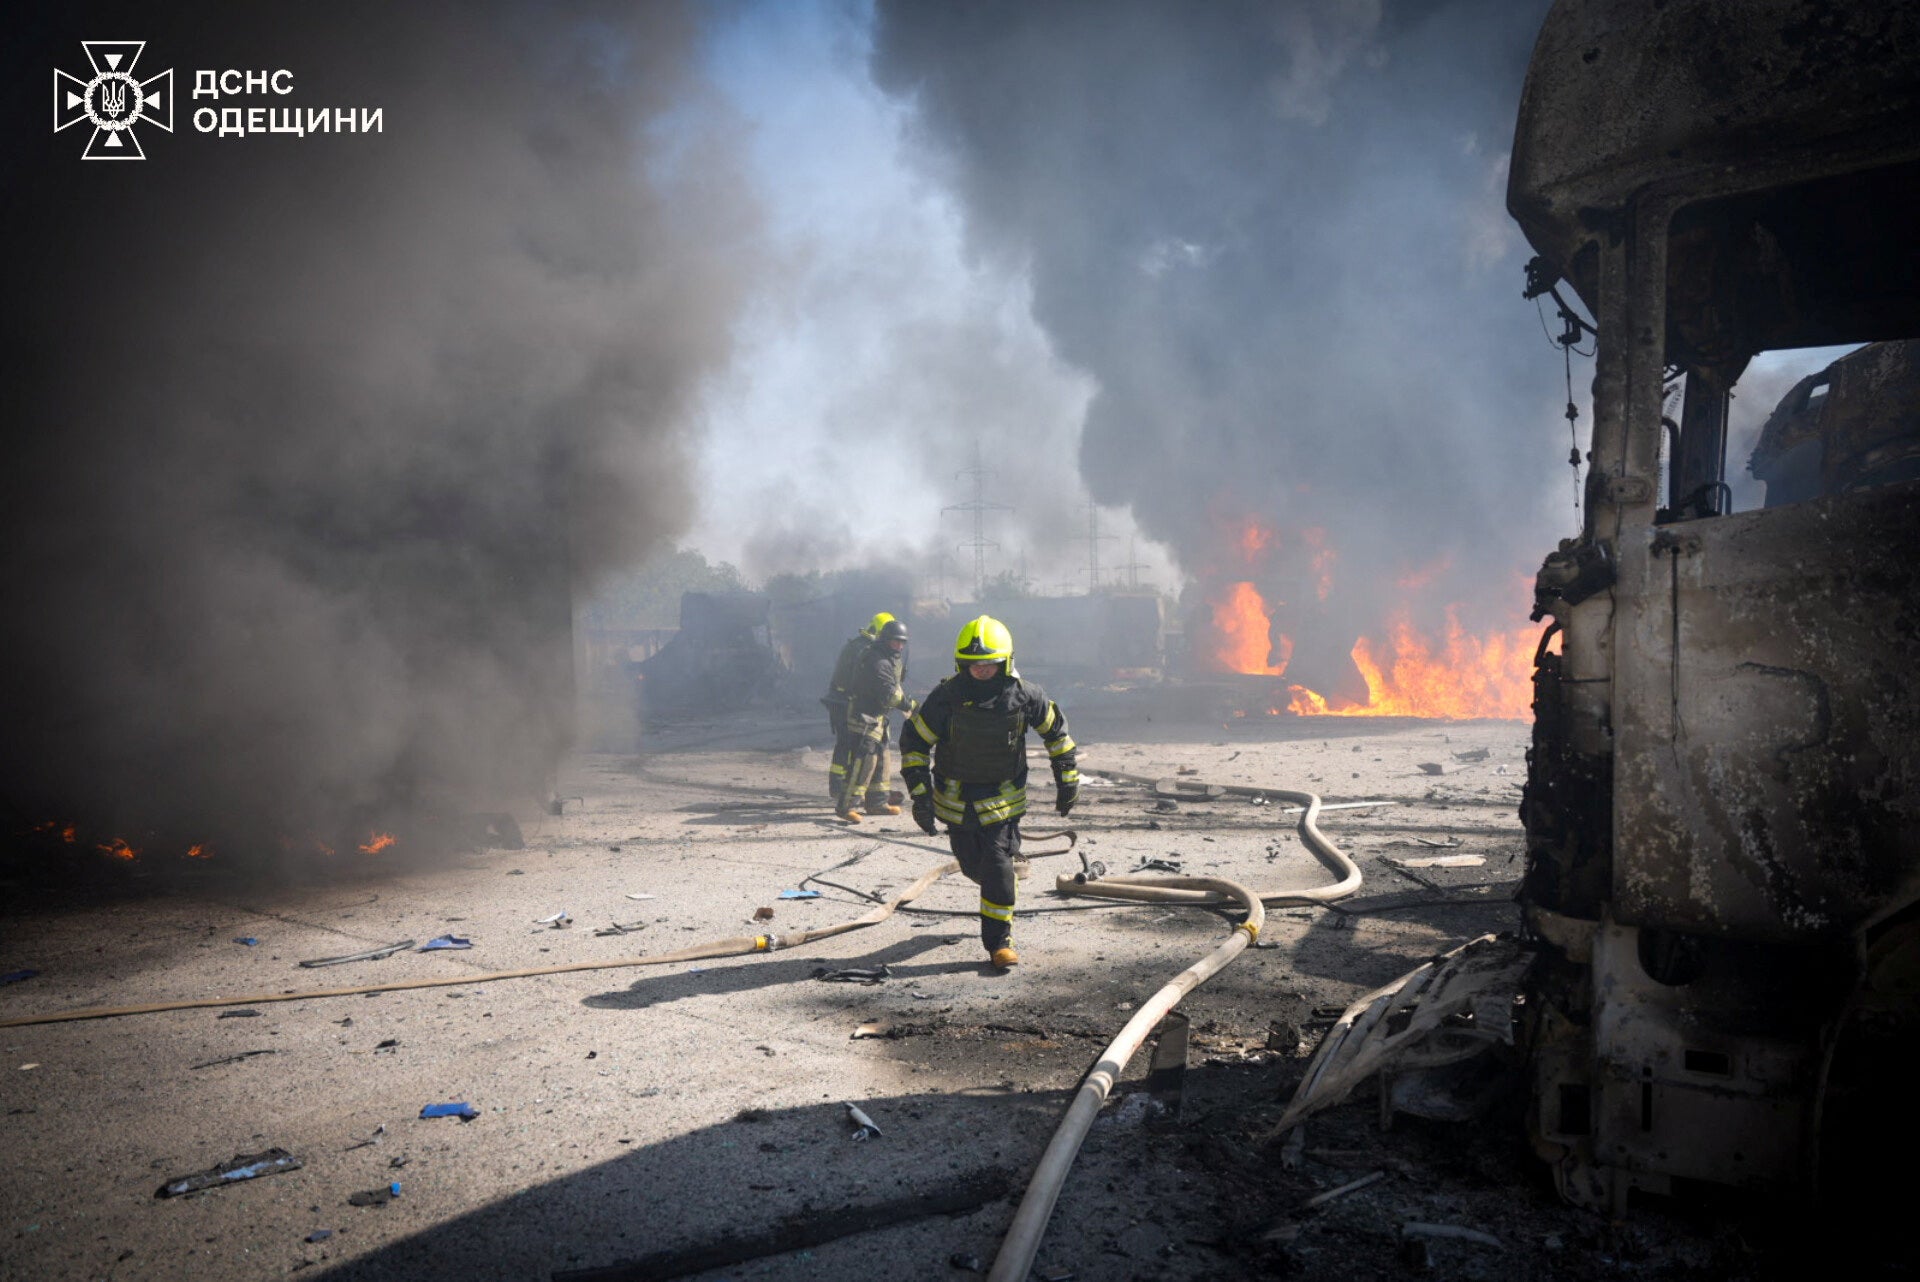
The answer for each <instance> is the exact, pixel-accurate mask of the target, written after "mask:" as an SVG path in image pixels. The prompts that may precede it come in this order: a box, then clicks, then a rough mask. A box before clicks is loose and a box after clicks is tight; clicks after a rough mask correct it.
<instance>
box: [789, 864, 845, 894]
mask: <svg viewBox="0 0 1920 1282" xmlns="http://www.w3.org/2000/svg"><path fill="white" fill-rule="evenodd" d="M827 871H828V872H832V871H833V870H832V869H831V868H829V869H828V870H827ZM780 898H782V899H818V898H820V892H819V891H817V890H783V891H781V892H780Z"/></svg>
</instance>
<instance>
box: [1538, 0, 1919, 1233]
mask: <svg viewBox="0 0 1920 1282" xmlns="http://www.w3.org/2000/svg"><path fill="white" fill-rule="evenodd" d="M1508 208H1509V210H1510V211H1511V213H1512V214H1513V216H1514V218H1515V219H1517V220H1518V222H1519V224H1520V226H1521V228H1522V229H1523V231H1524V232H1525V234H1526V236H1527V238H1528V240H1529V241H1530V242H1531V243H1532V245H1533V247H1534V249H1535V251H1536V252H1537V254H1538V255H1539V257H1538V258H1537V259H1536V264H1535V267H1534V268H1533V269H1532V272H1531V276H1532V280H1531V282H1530V287H1529V288H1530V292H1534V293H1539V294H1542V295H1545V294H1547V293H1550V292H1551V293H1553V294H1554V295H1555V296H1556V297H1558V298H1559V299H1560V300H1561V302H1562V305H1563V307H1564V309H1565V310H1566V312H1567V313H1568V314H1569V315H1572V316H1574V317H1577V319H1575V320H1572V321H1570V322H1569V324H1570V326H1571V327H1572V328H1573V330H1574V331H1575V332H1576V333H1586V334H1590V335H1591V337H1592V340H1593V342H1594V345H1595V350H1594V378H1593V389H1592V440H1591V449H1590V451H1589V452H1588V453H1587V454H1586V457H1585V462H1586V463H1587V468H1588V470H1587V475H1586V484H1585V490H1584V502H1583V505H1582V506H1583V523H1582V529H1581V532H1580V535H1579V537H1577V538H1575V539H1569V540H1567V541H1565V542H1564V543H1563V544H1562V545H1561V547H1560V548H1559V549H1558V550H1557V551H1556V552H1554V553H1553V554H1552V555H1551V556H1549V557H1548V558H1547V560H1546V563H1545V564H1544V565H1543V567H1542V569H1541V571H1540V573H1539V576H1538V579H1537V581H1536V587H1535V596H1536V600H1535V605H1536V618H1539V619H1544V620H1550V623H1549V625H1548V627H1547V629H1546V632H1547V637H1548V640H1547V641H1543V643H1542V646H1541V653H1540V654H1539V656H1538V659H1537V669H1536V676H1535V702H1534V711H1535V726H1534V737H1533V745H1532V749H1531V751H1530V753H1529V769H1528V778H1527V783H1526V791H1525V794H1524V801H1523V805H1522V811H1521V817H1522V819H1523V821H1524V823H1525V826H1526V830H1527V846H1528V852H1527V870H1526V874H1525V879H1524V882H1523V887H1522V892H1521V900H1522V906H1523V911H1524V918H1525V923H1526V930H1527V932H1528V934H1529V936H1530V938H1531V939H1532V940H1533V942H1534V943H1535V945H1536V946H1537V948H1538V950H1539V952H1540V961H1539V964H1538V965H1537V966H1536V968H1535V971H1534V975H1535V979H1534V980H1533V984H1532V988H1531V990H1530V991H1529V993H1528V995H1527V1001H1526V1004H1525V1009H1526V1012H1527V1015H1526V1024H1527V1030H1528V1033H1529V1050H1530V1057H1531V1064H1532V1070H1531V1071H1532V1079H1533V1094H1532V1101H1531V1107H1530V1129H1531V1133H1532V1138H1533V1142H1534V1145H1535V1147H1536V1148H1537V1150H1538V1151H1539V1152H1540V1153H1541V1155H1542V1156H1543V1157H1545V1158H1546V1159H1547V1160H1549V1161H1550V1162H1551V1163H1552V1165H1553V1169H1554V1172H1555V1178H1556V1182H1557V1184H1558V1186H1559V1188H1560V1190H1561V1192H1562V1194H1563V1195H1564V1196H1566V1197H1567V1198H1569V1199H1571V1200H1573V1201H1575V1202H1578V1203H1581V1204H1584V1205H1590V1206H1595V1207H1601V1208H1611V1209H1614V1210H1620V1209H1623V1208H1624V1207H1625V1205H1626V1202H1627V1200H1628V1195H1629V1193H1630V1192H1631V1191H1634V1190H1640V1191H1644V1192H1650V1193H1673V1192H1678V1191H1684V1190H1685V1189H1686V1188H1687V1186H1689V1185H1690V1184H1695V1183H1703V1184H1710V1185H1722V1186H1737V1187H1743V1188H1752V1189H1771V1190H1778V1191H1786V1192H1802V1191H1806V1190H1807V1189H1809V1188H1814V1187H1819V1186H1821V1185H1823V1184H1824V1185H1825V1191H1827V1192H1832V1191H1833V1188H1834V1181H1835V1180H1836V1179H1838V1178H1841V1176H1840V1175H1839V1173H1840V1172H1842V1171H1844V1170H1845V1169H1846V1164H1845V1161H1844V1157H1845V1155H1846V1153H1847V1152H1848V1151H1849V1146H1851V1145H1853V1144H1856V1143H1857V1142H1858V1141H1859V1137H1860V1136H1861V1135H1862V1134H1864V1133H1869V1132H1871V1131H1872V1130H1873V1129H1874V1128H1876V1127H1882V1126H1885V1125H1893V1124H1899V1122H1898V1118H1897V1117H1895V1116H1893V1114H1892V1111H1890V1110H1889V1109H1888V1108H1887V1104H1886V1099H1887V1092H1888V1091H1890V1090H1892V1089H1894V1088H1895V1087H1896V1086H1898V1087H1899V1088H1900V1089H1905V1088H1906V1079H1907V1078H1908V1076H1909V1075H1910V1072H1911V1066H1912V1064H1913V1063H1914V1062H1915V1061H1914V1060H1912V1059H1911V1058H1906V1059H1903V1060H1900V1061H1898V1062H1895V1061H1894V1060H1893V1059H1892V1057H1893V1056H1895V1055H1902V1056H1904V1055H1910V1054H1911V1053H1913V1051H1914V1050H1915V1048H1916V1047H1917V1046H1920V1040H1916V1038H1915V1015H1916V1010H1917V1009H1920V1006H1917V1005H1916V995H1917V994H1920V681H1917V680H1916V666H1920V479H1916V469H1915V468H1914V467H1912V466H1911V463H1912V460H1913V459H1914V458H1915V457H1916V452H1915V451H1914V450H1913V449H1912V445H1913V441H1914V435H1915V431H1916V425H1915V422H1914V413H1915V409H1916V406H1915V403H1914V402H1915V396H1914V383H1913V381H1912V376H1911V370H1912V367H1913V356H1912V353H1913V352H1914V351H1916V350H1920V348H1916V347H1915V346H1913V345H1911V344H1909V343H1907V342H1906V341H1904V340H1912V339H1916V338H1920V6H1916V5H1912V4H1909V3H1904V2H1902V0H1879V2H1875V3H1864V2H1863V3H1852V4H1835V3H1825V2H1823V0H1560V3H1558V4H1556V5H1555V7H1554V8H1553V9H1552V11H1551V12H1550V14H1549V16H1548V18H1547V20H1546V23H1545V25H1544V27H1543V29H1542V31H1541V34H1540V37H1539V40H1538V42H1537V44H1536V47H1535V50H1534V55H1533V59H1532V62H1531V64H1530V67H1529V70H1528V74H1527V81H1526V87H1525V91H1524V94H1523V97H1522V102H1521V109H1520V116H1519V121H1518V125H1517V129H1516V134H1515V139H1514V148H1513V158H1512V165H1511V169H1510V176H1509V188H1508ZM1843 344H1875V345H1876V346H1872V347H1868V348H1865V349H1864V350H1863V351H1862V352H1861V353H1859V354H1857V355H1856V356H1852V357H1848V358H1847V361H1843V362H1841V363H1840V364H1839V365H1836V366H1835V368H1834V370H1833V371H1832V372H1830V373H1829V374H1828V375H1827V376H1826V379H1825V381H1824V382H1820V381H1819V380H1817V379H1812V380H1808V382H1807V383H1806V384H1804V385H1803V387H1801V388H1796V389H1795V394H1800V393H1802V392H1804V395H1802V396H1800V400H1799V401H1798V403H1797V405H1798V408H1795V404H1796V402H1795V396H1794V395H1790V396H1789V397H1788V400H1787V402H1786V403H1785V404H1783V407H1782V410H1781V411H1780V413H1779V414H1776V419H1778V420H1779V421H1780V424H1781V426H1780V428H1779V430H1778V431H1776V432H1775V440H1774V444H1775V445H1777V446H1778V447H1779V448H1778V449H1776V450H1775V451H1774V452H1773V453H1771V454H1765V457H1762V454H1763V453H1764V451H1765V447H1766V446H1767V439H1766V434H1765V433H1763V437H1762V447H1763V448H1762V450H1760V451H1756V452H1755V458H1754V466H1755V468H1756V470H1759V469H1761V468H1766V469H1776V468H1777V470H1778V473H1779V475H1778V478H1777V480H1776V478H1775V477H1774V476H1773V475H1771V474H1770V472H1768V473H1762V475H1763V479H1766V480H1768V482H1769V501H1768V503H1767V504H1766V505H1765V506H1763V507H1759V508H1756V509H1753V510H1748V511H1735V510H1733V503H1732V493H1733V491H1732V489H1731V487H1730V486H1729V485H1728V484H1727V479H1728V478H1727V468H1728V458H1727V455H1728V439H1727V437H1728V407H1729V398H1730V396H1731V395H1732V394H1734V392H1735V389H1736V386H1737V384H1738V383H1739V381H1740V379H1741V376H1742V374H1743V373H1744V372H1745V371H1746V369H1747V367H1748V365H1749V362H1751V361H1752V360H1753V359H1754V358H1755V357H1756V356H1757V355H1759V354H1761V353H1765V352H1772V351H1778V350H1780V349H1795V348H1814V347H1823V346H1830V345H1843ZM1847 362H1852V364H1851V365H1848V364H1847ZM1843 367H1844V368H1843ZM1903 370H1905V371H1908V372H1907V373H1905V374H1903V373H1902V371H1903ZM1816 382H1818V383H1819V385H1818V386H1815V385H1814V384H1815V383H1816ZM1816 397H1817V398H1818V400H1817V402H1816ZM1815 410H1818V411H1819V413H1820V415H1821V416H1824V417H1827V418H1832V419H1833V421H1834V422H1835V423H1841V422H1854V423H1858V424H1862V425H1868V426H1863V427H1862V428H1861V429H1860V430H1861V431H1862V432H1864V433H1865V436H1863V437H1862V438H1861V439H1862V440H1864V441H1866V442H1867V445H1868V446H1870V447H1871V449H1869V450H1868V451H1867V452H1868V453H1871V450H1878V451H1879V453H1878V454H1873V455H1872V458H1873V459H1876V460H1878V462H1874V463H1872V465H1871V466H1868V465H1866V464H1864V463H1861V462H1860V460H1861V459H1862V458H1864V457H1865V455H1864V454H1863V453H1862V451H1861V450H1854V451H1853V452H1852V456H1853V457H1854V459H1855V462H1856V464H1859V466H1855V467H1854V468H1853V470H1852V471H1851V472H1847V471H1846V469H1845V468H1844V467H1842V465H1841V460H1840V459H1839V457H1838V456H1839V455H1843V454H1846V453H1847V452H1848V451H1847V450H1846V449H1842V448H1838V447H1833V446H1832V438H1833V436H1834V431H1831V430H1829V429H1828V428H1825V427H1821V426H1819V425H1818V424H1816V425H1814V426H1809V425H1808V422H1807V419H1808V416H1809V415H1810V414H1812V413H1814V411H1815ZM1781 415H1785V417H1784V418H1782V417H1781ZM1770 430H1771V429H1770ZM1835 430H1837V429H1835ZM1796 433H1797V435H1796ZM1790 437H1791V439H1789V438H1790ZM1849 439H1851V438H1849ZM1809 442H1811V444H1809ZM1796 447H1799V448H1800V452H1799V453H1798V454H1797V455H1792V456H1791V457H1790V455H1791V451H1792V450H1793V449H1794V448H1796ZM1816 454H1817V455H1819V456H1820V457H1819V458H1818V459H1814V461H1812V462H1811V463H1810V462H1809V459H1812V458H1813V457H1814V455H1816ZM1903 460H1904V461H1903ZM1738 462H1741V463H1744V462H1746V460H1744V459H1741V460H1738ZM1829 464H1831V466H1829ZM1836 469H1838V470H1836ZM1842 473H1845V474H1844V475H1843V474H1842ZM1776 499H1777V500H1778V501H1775V500H1776ZM1897 1112H1898V1113H1899V1114H1902V1115H1904V1114H1907V1113H1911V1112H1912V1110H1911V1107H1910V1106H1903V1107H1902V1108H1901V1109H1899V1110H1897ZM1905 1125H1907V1126H1908V1128H1909V1129H1910V1130H1911V1129H1912V1123H1910V1122H1908V1123H1905Z"/></svg>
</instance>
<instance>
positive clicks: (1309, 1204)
mask: <svg viewBox="0 0 1920 1282" xmlns="http://www.w3.org/2000/svg"><path fill="white" fill-rule="evenodd" d="M1386 1178H1387V1173H1386V1172H1385V1171H1375V1172H1373V1173H1372V1174H1371V1175H1362V1176H1361V1177H1360V1178H1359V1179H1357V1180H1348V1181H1347V1182H1346V1183H1345V1184H1342V1185H1340V1187H1338V1188H1331V1189H1328V1190H1327V1191H1326V1192H1324V1193H1316V1194H1314V1195H1313V1196H1312V1197H1310V1198H1308V1199H1307V1200H1306V1201H1305V1202H1303V1203H1301V1205H1300V1209H1301V1210H1303V1211H1311V1210H1312V1209H1313V1208H1314V1207H1316V1206H1325V1205H1326V1204H1327V1203H1329V1202H1332V1201H1335V1200H1336V1199H1339V1198H1343V1197H1345V1196H1346V1195H1347V1194H1349V1193H1357V1192H1359V1191H1360V1190H1361V1189H1363V1188H1366V1187H1367V1186H1368V1185H1369V1184H1378V1183H1379V1182H1380V1181H1381V1180H1384V1179H1386Z"/></svg>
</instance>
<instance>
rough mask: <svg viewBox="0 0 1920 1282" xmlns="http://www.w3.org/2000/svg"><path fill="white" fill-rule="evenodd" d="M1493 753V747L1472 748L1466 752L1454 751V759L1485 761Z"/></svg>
mask: <svg viewBox="0 0 1920 1282" xmlns="http://www.w3.org/2000/svg"><path fill="white" fill-rule="evenodd" d="M1492 755H1493V749H1491V748H1471V749H1469V750H1467V751H1466V752H1456V753H1454V754H1453V759H1454V760H1455V761H1485V760H1486V759H1487V758H1488V757H1491V756H1492Z"/></svg>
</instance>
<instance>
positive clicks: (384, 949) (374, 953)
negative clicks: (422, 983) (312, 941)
mask: <svg viewBox="0 0 1920 1282" xmlns="http://www.w3.org/2000/svg"><path fill="white" fill-rule="evenodd" d="M419 942H420V941H419V940H417V939H402V940H400V941H399V942H397V943H392V944H382V945H381V946H380V947H378V948H369V949H367V951H365V952H363V953H346V954H344V955H342V956H339V957H316V958H314V959H313V960H312V961H303V962H301V963H300V964H301V965H302V966H305V967H308V968H309V969H311V968H312V967H315V966H342V965H345V964H346V963H347V962H359V961H379V960H380V959H381V958H383V957H391V956H393V955H394V954H395V953H404V952H405V951H407V949H409V948H412V947H414V946H415V945H416V944H418V943H419Z"/></svg>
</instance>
